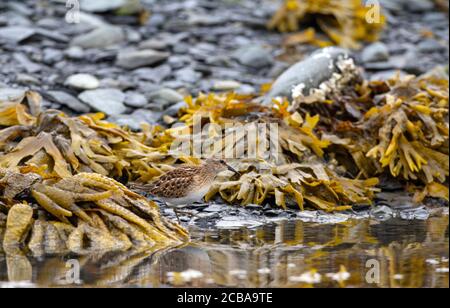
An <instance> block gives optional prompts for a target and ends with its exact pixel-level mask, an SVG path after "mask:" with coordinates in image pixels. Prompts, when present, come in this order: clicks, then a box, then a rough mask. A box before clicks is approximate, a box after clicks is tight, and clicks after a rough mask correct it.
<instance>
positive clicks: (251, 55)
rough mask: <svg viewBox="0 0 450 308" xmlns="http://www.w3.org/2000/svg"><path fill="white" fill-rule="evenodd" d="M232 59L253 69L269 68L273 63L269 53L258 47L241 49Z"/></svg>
mask: <svg viewBox="0 0 450 308" xmlns="http://www.w3.org/2000/svg"><path fill="white" fill-rule="evenodd" d="M233 58H235V59H236V60H237V61H239V63H241V64H243V65H245V66H249V67H253V68H263V67H266V66H270V65H271V64H272V62H273V58H272V55H271V54H270V52H269V51H268V50H267V49H266V48H264V47H263V46H260V45H255V46H246V47H242V48H240V49H238V50H237V51H236V52H235V53H234V54H233Z"/></svg>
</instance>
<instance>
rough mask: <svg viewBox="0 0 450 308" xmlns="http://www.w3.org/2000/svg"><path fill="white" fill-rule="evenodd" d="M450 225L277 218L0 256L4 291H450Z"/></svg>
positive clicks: (444, 218) (441, 221) (441, 219)
mask: <svg viewBox="0 0 450 308" xmlns="http://www.w3.org/2000/svg"><path fill="white" fill-rule="evenodd" d="M448 225H449V218H448V215H447V214H444V215H439V216H438V217H431V218H429V219H427V220H402V219H399V218H393V219H389V220H387V221H383V222H381V221H379V220H374V219H369V218H365V219H349V220H347V221H344V222H340V223H334V224H318V223H312V222H303V221H300V220H296V221H288V220H281V221H275V222H268V223H266V224H265V225H263V226H259V227H256V228H238V229H233V230H229V229H228V230H227V229H221V230H218V229H216V228H215V229H213V230H210V231H207V230H205V229H200V228H199V227H195V226H193V227H191V233H192V243H191V244H188V245H186V246H184V247H177V248H171V249H166V250H164V251H158V252H154V251H147V252H128V253H120V254H117V253H115V254H111V253H108V254H102V255H91V256H83V257H74V256H63V257H61V256H54V257H46V258H43V259H34V258H29V257H6V256H4V255H0V281H1V282H0V287H1V286H3V287H15V286H18V287H33V286H37V287H47V286H55V287H56V286H67V285H72V286H73V285H78V286H93V287H102V286H109V287H122V286H126V287H135V286H138V287H167V286H190V287H310V286H314V287H446V288H448V287H449V282H448V281H449V274H448V255H449V240H448ZM78 269H79V276H78V273H77V270H78ZM77 279H79V281H76V280H77Z"/></svg>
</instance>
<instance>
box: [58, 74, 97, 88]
mask: <svg viewBox="0 0 450 308" xmlns="http://www.w3.org/2000/svg"><path fill="white" fill-rule="evenodd" d="M65 84H66V85H68V86H70V87H73V88H75V89H80V90H93V89H97V88H98V87H99V86H100V81H99V80H98V79H97V78H96V77H95V76H92V75H90V74H75V75H71V76H69V77H68V78H67V80H66V82H65Z"/></svg>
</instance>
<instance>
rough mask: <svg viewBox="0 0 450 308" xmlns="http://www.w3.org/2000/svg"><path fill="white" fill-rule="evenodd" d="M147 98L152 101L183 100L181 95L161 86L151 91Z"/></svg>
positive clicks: (164, 102)
mask: <svg viewBox="0 0 450 308" xmlns="http://www.w3.org/2000/svg"><path fill="white" fill-rule="evenodd" d="M148 98H149V100H150V101H152V102H153V103H161V104H174V103H178V102H180V101H182V100H183V96H182V95H181V94H180V93H178V92H177V91H175V90H172V89H168V88H163V89H160V90H157V91H155V92H152V93H150V94H149V95H148Z"/></svg>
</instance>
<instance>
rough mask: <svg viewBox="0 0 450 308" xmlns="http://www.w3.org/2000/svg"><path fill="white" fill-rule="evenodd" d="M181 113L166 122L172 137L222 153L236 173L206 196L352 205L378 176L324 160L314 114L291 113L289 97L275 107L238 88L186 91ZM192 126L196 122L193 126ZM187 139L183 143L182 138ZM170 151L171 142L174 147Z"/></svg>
mask: <svg viewBox="0 0 450 308" xmlns="http://www.w3.org/2000/svg"><path fill="white" fill-rule="evenodd" d="M187 103H188V107H187V108H185V109H184V110H182V111H181V112H180V119H181V120H182V121H184V123H185V125H184V126H181V127H176V128H173V129H169V130H168V131H169V132H170V133H171V134H173V137H174V138H175V139H176V140H177V139H180V140H188V138H189V137H188V136H192V138H191V139H190V140H189V141H188V142H187V143H188V144H187V148H188V149H189V151H191V152H195V143H196V142H198V143H199V144H201V145H202V146H203V148H202V152H201V153H202V154H204V155H206V156H214V155H217V153H220V154H221V155H223V154H225V157H226V158H230V157H234V158H236V159H234V160H230V159H229V162H230V163H231V164H232V165H233V167H234V168H235V169H237V170H238V171H239V172H240V173H241V175H239V176H236V175H234V174H232V173H231V172H224V173H223V174H221V175H220V176H219V178H218V180H217V183H216V184H215V185H214V186H213V187H212V189H211V190H210V191H209V193H208V194H207V196H206V199H207V200H210V199H212V198H213V197H214V196H216V195H220V197H221V198H222V199H223V200H225V201H227V202H229V203H240V204H242V205H244V206H245V205H248V204H258V205H264V204H265V203H270V202H271V200H272V204H276V205H277V206H280V207H282V208H287V207H297V208H299V209H300V210H303V209H305V208H314V209H320V210H324V211H329V212H330V211H339V210H346V209H350V208H352V206H353V205H357V204H360V205H361V204H364V205H366V204H370V203H371V200H372V199H373V196H374V193H375V192H376V191H377V189H376V188H375V186H376V184H377V183H378V180H377V179H376V178H371V179H367V180H358V179H348V178H345V177H344V176H343V175H342V174H341V173H340V172H339V167H338V166H337V165H336V164H334V162H326V161H325V160H324V159H323V156H324V151H325V149H326V148H327V147H328V145H329V144H330V142H329V141H326V140H321V139H320V138H318V136H317V135H316V131H315V128H316V125H317V124H318V122H319V118H320V117H319V116H318V115H317V116H314V117H311V116H309V115H306V116H305V117H303V116H302V115H301V114H300V113H298V112H295V113H290V112H289V111H288V107H289V104H288V103H287V102H285V103H279V104H277V105H276V106H274V108H268V107H264V106H261V105H258V104H255V103H253V102H252V97H249V96H245V95H244V96H242V95H237V94H224V95H214V94H209V95H203V94H202V95H200V96H199V97H198V98H197V99H195V100H194V99H192V98H188V100H187ZM195 128H197V129H195ZM184 146H186V144H184ZM172 150H173V153H172V154H174V155H176V152H177V150H179V148H177V147H176V146H175V147H173V148H172Z"/></svg>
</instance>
